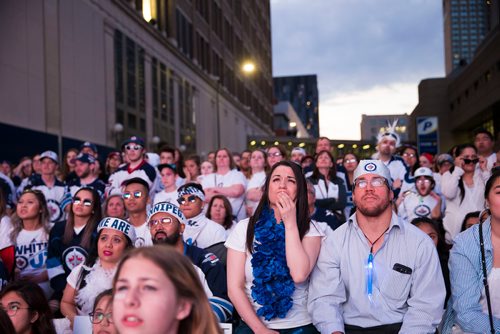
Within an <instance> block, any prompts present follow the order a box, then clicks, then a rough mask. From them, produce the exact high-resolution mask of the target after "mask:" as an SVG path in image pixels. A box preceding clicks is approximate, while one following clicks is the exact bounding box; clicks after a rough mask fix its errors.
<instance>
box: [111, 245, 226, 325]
mask: <svg viewBox="0 0 500 334" xmlns="http://www.w3.org/2000/svg"><path fill="white" fill-rule="evenodd" d="M137 257H139V258H144V259H147V260H150V261H151V262H153V263H154V264H155V265H157V266H158V267H159V268H161V269H162V270H163V272H164V273H165V276H167V277H168V279H170V281H171V282H172V284H173V285H174V287H175V290H176V293H177V296H178V297H179V298H181V299H184V300H187V301H189V302H191V303H192V308H191V312H190V313H189V315H188V316H187V317H186V318H184V319H182V320H181V321H179V328H178V331H177V333H179V334H220V333H222V330H221V328H220V326H219V324H218V322H217V320H216V318H215V314H214V313H213V311H212V308H211V307H210V304H209V302H208V298H207V296H206V294H205V291H204V289H203V287H202V285H201V282H200V279H199V276H198V274H197V273H196V272H195V271H194V268H193V264H192V263H191V261H190V260H189V259H188V258H187V257H186V256H184V255H182V254H180V253H178V252H177V251H176V250H175V249H174V248H173V247H171V246H167V245H156V246H153V247H140V248H134V249H132V250H130V251H129V252H127V253H126V254H125V256H124V257H123V259H122V261H121V262H120V264H119V265H118V268H117V269H116V274H115V277H114V279H113V295H114V294H115V293H116V290H115V289H116V282H117V280H118V278H119V277H120V271H121V269H122V268H123V265H124V263H125V262H127V260H129V259H132V258H137Z"/></svg>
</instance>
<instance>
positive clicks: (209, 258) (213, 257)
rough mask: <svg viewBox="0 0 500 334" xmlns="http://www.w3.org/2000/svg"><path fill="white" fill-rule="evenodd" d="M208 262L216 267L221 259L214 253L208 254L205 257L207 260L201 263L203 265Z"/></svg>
mask: <svg viewBox="0 0 500 334" xmlns="http://www.w3.org/2000/svg"><path fill="white" fill-rule="evenodd" d="M206 262H210V264H212V265H214V264H216V263H217V262H219V258H218V257H217V256H216V255H215V254H213V253H207V254H206V255H205V258H204V259H203V262H201V263H202V264H203V263H206Z"/></svg>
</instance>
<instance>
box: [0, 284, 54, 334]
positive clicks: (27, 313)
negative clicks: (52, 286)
mask: <svg viewBox="0 0 500 334" xmlns="http://www.w3.org/2000/svg"><path fill="white" fill-rule="evenodd" d="M0 304H1V306H2V309H4V310H5V312H6V313H7V315H8V316H9V317H10V319H11V320H12V324H13V325H14V329H15V330H16V333H18V334H21V333H33V334H56V331H55V329H54V325H53V324H52V313H51V312H50V307H49V304H48V303H47V299H46V298H45V296H44V292H43V290H42V289H41V288H40V287H39V286H38V285H37V284H34V283H31V282H26V281H17V282H13V283H11V284H9V285H7V286H6V287H5V288H4V289H3V290H2V291H1V292H0ZM0 328H1V329H2V334H3V333H7V332H6V330H5V329H4V328H2V327H0Z"/></svg>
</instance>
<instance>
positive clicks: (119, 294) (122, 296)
mask: <svg viewBox="0 0 500 334" xmlns="http://www.w3.org/2000/svg"><path fill="white" fill-rule="evenodd" d="M125 295H126V293H125V292H123V291H117V292H115V295H114V297H113V298H114V299H116V300H122V299H125Z"/></svg>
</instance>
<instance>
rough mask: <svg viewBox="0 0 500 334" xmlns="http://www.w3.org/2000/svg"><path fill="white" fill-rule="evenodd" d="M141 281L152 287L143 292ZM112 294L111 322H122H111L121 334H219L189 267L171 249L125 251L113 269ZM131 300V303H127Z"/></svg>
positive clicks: (188, 263)
mask: <svg viewBox="0 0 500 334" xmlns="http://www.w3.org/2000/svg"><path fill="white" fill-rule="evenodd" d="M137 268H141V270H137ZM144 281H148V282H151V286H152V289H143V288H142V286H143V285H144ZM113 296H114V298H113V299H114V300H113V317H114V319H126V321H117V322H116V328H117V329H118V331H119V332H120V333H122V334H129V333H132V332H135V333H190V334H218V333H220V327H219V325H218V324H217V320H216V318H215V316H214V315H213V312H212V311H211V310H210V305H209V303H208V299H207V297H206V295H205V293H204V291H203V288H202V286H201V284H200V282H199V279H198V276H197V274H196V272H195V271H194V269H193V266H192V264H191V263H190V261H189V260H188V259H186V258H185V257H184V256H182V254H178V253H176V252H175V250H173V249H171V248H166V247H164V246H155V247H144V248H140V249H134V250H133V251H132V252H129V253H128V254H127V255H126V256H125V258H124V259H123V260H122V261H121V262H120V265H119V266H118V270H117V272H116V276H115V278H114V280H113ZM131 298H133V300H134V303H133V304H131V303H130V302H128V301H130V300H131ZM131 314H133V315H134V316H132V317H131V316H130V315H131ZM126 325H128V326H126ZM130 326H133V331H132V330H129V329H130Z"/></svg>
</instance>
